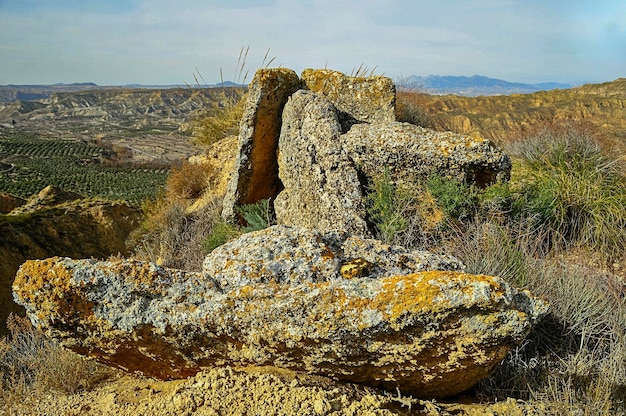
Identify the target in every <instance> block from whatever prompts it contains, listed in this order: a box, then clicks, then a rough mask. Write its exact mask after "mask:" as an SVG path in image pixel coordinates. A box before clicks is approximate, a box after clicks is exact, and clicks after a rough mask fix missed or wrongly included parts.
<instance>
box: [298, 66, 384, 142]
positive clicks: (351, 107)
mask: <svg viewBox="0 0 626 416" xmlns="http://www.w3.org/2000/svg"><path fill="white" fill-rule="evenodd" d="M301 78H302V83H303V85H304V87H306V88H307V89H309V90H311V91H313V92H316V93H318V94H320V95H322V96H324V97H326V98H328V99H329V100H330V101H331V102H332V103H333V105H334V106H335V107H337V109H338V110H339V120H340V121H341V124H342V126H343V127H344V131H347V130H348V129H349V128H350V126H352V125H353V124H355V123H387V122H391V121H395V120H396V115H395V109H396V108H395V106H396V86H395V85H394V83H393V81H392V80H391V79H390V78H388V77H383V76H371V77H367V78H361V77H358V78H357V77H350V76H346V75H344V74H342V73H341V72H337V71H331V70H328V69H306V70H304V71H303V72H302V75H301Z"/></svg>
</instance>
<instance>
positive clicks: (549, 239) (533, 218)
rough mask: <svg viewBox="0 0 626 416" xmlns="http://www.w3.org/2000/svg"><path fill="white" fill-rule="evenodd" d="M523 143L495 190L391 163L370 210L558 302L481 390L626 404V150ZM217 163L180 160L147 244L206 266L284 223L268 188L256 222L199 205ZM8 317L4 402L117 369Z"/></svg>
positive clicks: (564, 403) (232, 110)
mask: <svg viewBox="0 0 626 416" xmlns="http://www.w3.org/2000/svg"><path fill="white" fill-rule="evenodd" d="M244 61H245V55H244ZM362 71H365V70H363V69H362V68H359V70H358V71H357V74H359V73H361V72H362ZM400 97H401V95H399V101H398V119H399V120H403V121H408V122H412V123H414V124H418V125H422V126H430V125H431V124H432V120H431V119H430V118H429V116H428V113H426V112H425V111H423V110H421V107H420V104H419V102H415V103H413V102H408V101H403V100H401V99H400ZM237 102H238V101H237ZM240 110H241V109H240V108H238V105H236V103H235V102H234V101H233V102H232V103H229V104H228V106H226V107H219V108H218V109H216V110H215V112H214V113H213V112H210V113H209V114H208V117H207V118H206V120H205V122H206V126H205V127H206V128H205V127H202V126H200V127H198V128H199V132H201V133H202V136H203V137H205V139H203V141H204V142H205V143H210V142H213V141H215V140H219V139H220V138H221V137H223V136H224V135H226V134H233V133H234V132H235V130H234V129H235V128H236V125H237V123H238V120H239V118H240V117H241V113H240ZM211 111H213V110H211ZM203 129H204V130H203ZM23 145H24V147H23V149H25V150H23V153H24V154H23V155H22V156H24V157H27V158H29V159H30V160H36V159H37V158H38V157H39V156H37V158H36V157H34V156H33V154H32V153H27V152H31V150H28V149H35V147H32V148H30V147H28V146H26V142H24V144H23ZM66 145H69V144H67V143H66ZM29 146H30V145H29ZM56 146H57V147H55V148H54V149H52V147H51V148H50V150H49V152H48V153H46V154H45V156H44V157H43V158H44V159H45V158H54V157H57V156H58V157H61V156H62V157H79V158H93V157H98V154H99V153H98V151H97V149H93V148H89V147H87V148H81V149H82V150H80V152H82V151H85V152H86V153H84V154H83V153H78V152H79V150H72V151H67V154H65V153H64V152H65V151H64V150H58V149H62V148H63V146H62V145H56ZM72 146H73V144H72ZM55 149H56V150H55ZM73 151H75V152H77V153H71V152H73ZM55 152H56V153H55ZM89 152H94V153H89ZM509 153H510V154H511V155H512V156H513V157H514V158H515V161H514V168H513V172H512V179H511V182H510V183H498V184H494V185H491V186H489V187H487V188H485V189H477V188H474V187H471V186H468V185H465V184H460V183H456V182H453V181H450V180H447V179H445V178H443V177H440V176H436V175H435V176H432V177H430V178H428V179H427V180H425V181H423V182H415V183H401V184H397V183H394V182H393V181H392V180H391V178H390V176H389V173H388V172H385V174H384V175H383V176H382V177H380V178H377V179H376V180H375V181H374V182H373V183H372V185H371V189H369V196H368V200H367V203H368V219H369V221H370V222H371V224H372V225H373V227H374V228H375V232H376V237H378V238H380V239H381V240H383V241H385V242H387V243H390V244H400V245H403V246H406V247H409V248H415V249H417V248H427V249H431V250H435V251H442V252H447V253H450V254H453V255H456V256H457V257H459V258H460V259H461V260H462V261H463V262H464V263H465V264H466V266H467V271H468V272H469V273H475V274H489V275H497V276H501V277H502V278H504V279H506V280H507V281H509V282H511V283H512V284H514V285H516V286H519V287H523V288H527V289H529V290H530V291H531V292H533V293H534V294H536V295H537V296H540V297H542V298H544V299H546V300H547V301H548V302H550V310H549V314H548V316H547V317H546V318H545V319H544V321H543V322H542V323H540V325H538V326H537V327H536V328H535V329H534V330H533V332H532V333H531V334H530V335H529V337H528V339H527V340H526V341H525V342H524V344H522V345H521V346H519V347H518V348H516V349H515V350H514V351H512V352H511V353H510V354H509V356H508V357H507V358H506V360H505V361H504V363H503V365H502V366H501V367H500V368H499V369H498V370H497V371H496V372H495V373H494V374H493V375H492V376H491V377H490V378H488V379H486V380H484V381H483V382H481V383H480V384H479V385H478V386H477V387H476V388H475V389H474V391H473V394H474V395H475V396H476V397H477V398H478V399H480V400H482V401H485V402H493V401H496V400H500V401H501V400H506V399H507V398H515V399H521V400H524V401H527V402H528V403H530V404H533V403H534V404H536V405H537V408H539V409H543V412H545V413H547V414H582V415H613V414H625V413H626V286H625V284H624V280H623V279H624V276H623V273H624V270H623V265H624V264H625V263H624V260H625V259H624V254H625V253H624V250H625V248H626V240H625V238H626V234H625V233H624V230H625V229H626V182H625V180H626V179H625V175H624V166H623V159H620V156H618V157H616V156H614V155H612V154H611V153H608V152H606V151H605V150H604V149H603V148H602V146H600V145H599V144H598V143H597V142H596V141H595V140H594V137H593V136H592V135H589V134H587V132H585V131H580V130H576V129H569V128H565V129H563V128H561V129H544V130H538V131H535V132H532V133H530V134H527V135H526V136H525V137H524V138H523V140H520V141H519V142H518V143H517V144H515V145H514V146H512V147H511V149H510V152H509ZM59 160H60V159H59ZM63 160H65V159H63ZM67 160H70V159H67ZM72 160H73V159H72ZM29 163H31V162H29ZM32 163H34V162H32ZM40 163H44V162H40ZM57 163H58V162H57ZM211 174H212V172H211V170H210V169H209V168H206V167H204V166H202V165H197V164H188V163H185V164H183V165H181V166H180V167H178V168H176V169H174V170H173V171H172V173H171V175H170V176H169V178H168V179H167V181H166V182H165V181H164V182H165V183H166V186H165V190H164V191H163V192H164V193H163V194H162V195H161V196H160V197H159V198H157V200H156V201H151V202H148V203H146V204H145V205H144V206H145V209H146V218H147V219H146V222H145V224H144V227H143V230H142V233H141V235H139V236H137V237H136V240H135V241H136V243H137V246H138V249H137V256H138V257H140V258H145V259H149V260H153V261H158V262H159V263H161V264H164V265H167V266H170V267H175V268H183V269H187V270H199V269H200V266H201V264H202V260H203V259H204V256H205V255H206V254H207V253H209V252H210V251H212V250H213V249H215V248H216V247H218V246H220V245H222V244H224V243H225V242H227V241H229V240H231V239H233V238H236V237H237V236H239V235H240V234H241V233H243V232H248V231H253V230H258V229H262V228H265V227H267V226H268V225H269V224H271V223H272V221H273V219H272V215H271V209H270V203H269V201H267V200H265V201H260V202H259V203H257V204H253V205H246V206H242V207H239V209H238V214H239V215H240V216H241V218H242V219H243V220H244V221H245V223H246V224H245V225H244V226H243V227H238V226H234V225H231V224H228V223H226V222H224V221H222V219H221V216H220V214H221V212H220V211H221V200H220V199H219V198H215V199H213V200H212V201H211V202H210V203H208V204H206V205H205V207H204V208H201V209H198V210H190V205H191V202H192V200H193V199H194V198H197V197H198V196H200V195H201V194H202V193H203V192H204V191H205V190H206V188H207V186H209V182H210V179H209V177H210V176H211ZM86 178H89V177H88V176H86ZM144 186H145V185H144ZM77 192H80V190H77ZM17 220H18V219H11V221H17ZM5 221H8V220H5ZM8 324H9V328H10V329H11V333H12V334H11V337H9V338H7V339H4V340H2V341H0V376H1V380H0V381H2V387H3V390H2V396H0V403H1V401H2V400H4V401H5V402H6V401H8V400H18V398H19V397H20V395H23V394H25V393H24V391H25V390H26V389H28V388H31V387H32V386H41V387H42V388H44V389H47V388H52V389H55V390H57V391H62V392H66V393H72V392H76V391H81V390H84V389H88V388H90V386H93V385H94V383H97V382H98V381H99V380H101V377H106V372H105V373H101V372H100V371H101V369H100V368H99V367H90V365H92V363H90V362H86V361H84V360H82V359H79V358H78V357H77V356H75V355H73V354H70V353H68V352H67V351H65V350H63V349H60V347H58V346H57V345H56V344H54V343H52V342H50V341H48V340H46V339H45V338H44V337H43V336H42V335H41V334H40V333H38V332H37V331H35V330H34V329H32V328H30V327H29V325H28V324H27V323H26V321H24V320H22V319H20V318H17V317H11V318H10V321H9V323H8ZM398 400H400V398H398Z"/></svg>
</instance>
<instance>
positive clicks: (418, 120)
mask: <svg viewBox="0 0 626 416" xmlns="http://www.w3.org/2000/svg"><path fill="white" fill-rule="evenodd" d="M397 97H398V98H397V100H396V120H398V121H403V122H405V123H411V124H414V125H416V126H420V127H425V128H433V127H434V123H433V120H432V117H431V116H430V115H429V114H428V112H427V111H426V110H425V106H424V105H423V104H422V103H420V95H418V94H413V93H409V92H398V94H397Z"/></svg>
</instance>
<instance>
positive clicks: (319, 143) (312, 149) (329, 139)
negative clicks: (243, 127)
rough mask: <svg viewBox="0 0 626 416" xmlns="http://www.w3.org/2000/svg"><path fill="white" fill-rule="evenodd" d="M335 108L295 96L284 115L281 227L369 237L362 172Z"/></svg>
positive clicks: (305, 94) (307, 95)
mask: <svg viewBox="0 0 626 416" xmlns="http://www.w3.org/2000/svg"><path fill="white" fill-rule="evenodd" d="M340 134H341V126H340V125H339V121H338V119H337V113H336V109H335V107H334V106H333V105H332V104H331V103H330V101H328V100H327V99H325V98H324V97H322V96H320V95H318V94H315V93H313V92H311V91H305V90H300V91H298V92H296V93H295V94H293V95H292V96H291V97H290V98H289V101H288V102H287V104H286V105H285V109H284V111H283V126H282V130H281V133H280V141H279V155H278V165H279V176H280V179H281V181H282V184H283V186H284V190H283V191H282V192H281V193H280V194H279V195H278V196H277V198H276V200H275V201H274V209H275V211H276V221H277V222H278V223H279V224H288V225H297V226H302V227H309V228H316V229H321V230H332V229H341V230H346V231H348V232H350V233H352V234H357V235H362V236H369V235H370V233H369V231H368V229H367V224H366V222H365V214H366V210H365V203H364V200H363V194H362V191H361V184H360V182H359V178H358V174H357V171H356V169H355V167H354V165H353V163H352V162H351V161H350V159H349V157H348V155H347V153H346V152H345V150H344V149H343V147H342V142H341V141H340V140H339V136H340Z"/></svg>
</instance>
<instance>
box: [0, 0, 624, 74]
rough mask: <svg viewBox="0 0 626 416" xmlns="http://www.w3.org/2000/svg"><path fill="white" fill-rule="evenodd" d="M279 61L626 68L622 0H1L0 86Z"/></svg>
mask: <svg viewBox="0 0 626 416" xmlns="http://www.w3.org/2000/svg"><path fill="white" fill-rule="evenodd" d="M243 46H250V52H249V54H248V58H247V60H246V67H247V69H249V70H250V75H249V76H248V79H247V81H249V80H250V78H251V77H252V73H253V72H254V70H255V69H256V68H257V67H258V66H260V65H261V64H262V61H263V56H264V55H265V53H266V51H267V50H268V49H269V50H270V57H276V60H275V61H274V64H275V65H276V66H277V65H282V66H284V67H288V68H292V69H294V70H296V72H298V73H299V72H301V71H302V70H303V69H305V68H323V67H328V68H330V69H336V70H339V71H342V72H347V73H350V72H352V71H353V70H354V69H355V68H358V67H359V66H360V65H364V66H366V67H368V68H369V69H374V68H376V69H375V73H378V74H385V75H387V76H390V77H392V78H394V79H398V78H401V77H404V76H409V75H429V74H436V75H467V76H471V75H475V74H478V75H485V76H489V77H493V78H500V79H505V80H508V81H517V82H542V81H557V82H567V83H574V84H578V83H583V82H604V81H611V80H613V79H616V78H619V77H626V6H625V5H624V0H590V1H578V0H428V1H426V0H424V1H421V0H419V1H399V0H387V1H374V0H348V1H342V0H316V1H313V0H302V1H298V0H260V1H252V0H202V1H196V0H176V1H173V0H107V1H105V0H89V1H87V0H0V84H46V83H56V82H66V83H70V82H88V81H91V82H96V83H98V84H100V85H123V84H129V83H141V84H185V83H190V84H193V83H194V72H195V70H196V68H197V69H198V70H199V72H200V73H201V74H202V76H203V77H204V78H205V79H206V81H207V82H209V83H215V82H219V81H220V68H221V69H222V71H223V74H224V78H225V79H232V78H234V76H235V72H236V63H237V57H238V54H239V51H240V50H241V48H242V47H243Z"/></svg>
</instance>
